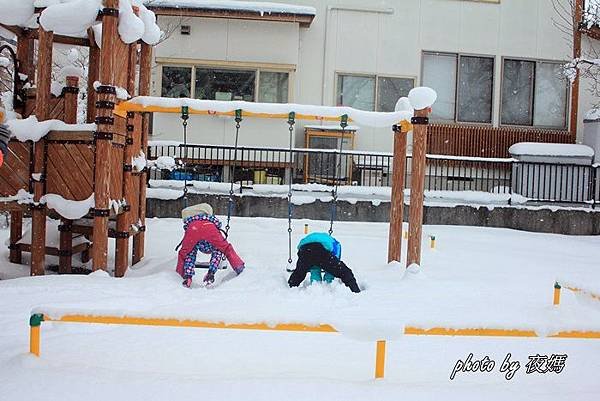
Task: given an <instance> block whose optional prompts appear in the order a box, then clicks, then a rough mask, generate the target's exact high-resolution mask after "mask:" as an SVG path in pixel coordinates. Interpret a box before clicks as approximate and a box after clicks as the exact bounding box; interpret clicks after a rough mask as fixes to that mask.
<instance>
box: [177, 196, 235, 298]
mask: <svg viewBox="0 0 600 401" xmlns="http://www.w3.org/2000/svg"><path fill="white" fill-rule="evenodd" d="M181 216H182V218H183V229H184V231H185V234H184V236H183V240H182V241H181V249H180V250H179V258H178V261H177V273H179V275H180V276H181V277H183V278H184V280H183V285H184V286H185V287H188V288H189V287H190V286H191V285H192V277H193V276H194V274H195V272H194V268H195V267H196V255H197V253H198V251H200V252H202V253H206V254H210V262H209V267H208V273H206V275H205V276H204V283H205V284H212V283H213V282H214V281H215V273H216V271H217V269H218V268H219V264H220V262H221V260H222V259H223V256H225V257H226V258H227V260H228V261H229V264H230V265H231V267H232V269H233V270H234V271H235V272H236V273H237V274H240V273H241V272H242V271H243V270H244V261H243V260H242V259H241V258H240V257H239V256H238V254H237V253H236V252H235V249H233V245H231V244H230V243H229V242H227V240H226V239H225V238H224V237H223V234H222V233H221V222H220V221H219V220H218V219H217V218H216V217H215V216H214V215H213V210H212V207H211V206H210V205H209V204H208V203H200V204H198V205H194V206H190V207H188V208H185V209H183V211H182V212H181Z"/></svg>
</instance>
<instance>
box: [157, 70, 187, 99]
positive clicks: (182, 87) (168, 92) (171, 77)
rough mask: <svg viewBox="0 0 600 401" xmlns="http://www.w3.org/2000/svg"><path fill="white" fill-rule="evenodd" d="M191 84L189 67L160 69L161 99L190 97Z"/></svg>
mask: <svg viewBox="0 0 600 401" xmlns="http://www.w3.org/2000/svg"><path fill="white" fill-rule="evenodd" d="M191 82H192V68H191V67H167V66H164V67H163V68H162V88H161V96H163V97H190V95H191V93H192V91H191Z"/></svg>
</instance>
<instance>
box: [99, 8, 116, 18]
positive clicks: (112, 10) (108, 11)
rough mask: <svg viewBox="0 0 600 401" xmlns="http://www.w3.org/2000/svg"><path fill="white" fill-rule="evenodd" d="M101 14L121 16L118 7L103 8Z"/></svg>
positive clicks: (104, 15)
mask: <svg viewBox="0 0 600 401" xmlns="http://www.w3.org/2000/svg"><path fill="white" fill-rule="evenodd" d="M100 14H101V15H102V16H103V17H118V16H119V9H118V8H109V7H106V8H103V9H102V11H101V12H100Z"/></svg>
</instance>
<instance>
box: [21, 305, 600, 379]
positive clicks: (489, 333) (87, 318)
mask: <svg viewBox="0 0 600 401" xmlns="http://www.w3.org/2000/svg"><path fill="white" fill-rule="evenodd" d="M43 322H62V323H91V324H120V325H137V326H163V327H196V328H208V329H236V330H262V331H294V332H307V333H308V332H313V333H338V330H337V329H336V328H335V327H333V326H332V325H330V324H320V325H308V324H303V323H279V324H276V325H268V324H266V323H224V322H209V321H203V320H179V319H161V318H144V317H133V316H91V315H83V314H72V315H64V316H61V317H57V318H53V317H51V316H49V315H47V314H43V313H34V314H32V315H31V318H30V319H29V325H30V334H29V352H30V353H32V354H34V355H35V356H38V357H39V356H40V354H41V346H40V344H41V326H42V323H43ZM404 334H405V335H417V336H470V337H540V336H538V335H537V333H536V332H535V331H533V330H511V329H483V328H467V329H452V328H445V327H434V328H429V329H424V328H419V327H413V326H407V327H405V329H404ZM549 337H552V338H580V339H600V331H561V332H559V333H556V334H553V335H551V336H549ZM385 356H386V340H378V341H377V342H376V352H375V378H376V379H381V378H383V377H384V376H385Z"/></svg>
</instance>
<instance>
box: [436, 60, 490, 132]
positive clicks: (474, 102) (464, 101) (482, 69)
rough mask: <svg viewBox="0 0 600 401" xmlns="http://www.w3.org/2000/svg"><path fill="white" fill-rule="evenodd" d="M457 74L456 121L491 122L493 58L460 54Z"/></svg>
mask: <svg viewBox="0 0 600 401" xmlns="http://www.w3.org/2000/svg"><path fill="white" fill-rule="evenodd" d="M458 76H459V83H458V116H457V117H458V118H457V119H458V121H462V122H470V123H491V122H492V98H493V86H494V85H493V82H494V59H493V58H491V57H474V56H460V64H459V73H458ZM434 108H435V107H434Z"/></svg>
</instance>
